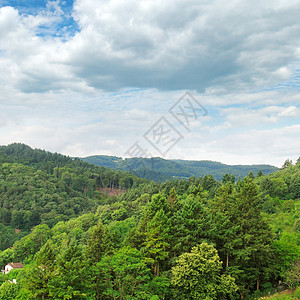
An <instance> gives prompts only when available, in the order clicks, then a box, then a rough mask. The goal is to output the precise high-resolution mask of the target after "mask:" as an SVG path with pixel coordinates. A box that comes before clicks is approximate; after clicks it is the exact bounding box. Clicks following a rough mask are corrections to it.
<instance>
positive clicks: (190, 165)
mask: <svg viewBox="0 0 300 300" xmlns="http://www.w3.org/2000/svg"><path fill="white" fill-rule="evenodd" d="M81 159H82V160H83V161H85V162H88V163H91V164H94V165H97V166H103V167H107V168H111V169H115V170H124V171H129V172H132V173H133V174H135V175H137V176H139V177H142V178H146V179H149V180H154V181H165V180H167V179H174V178H188V177H191V176H195V177H199V176H204V175H210V174H211V175H213V176H214V177H215V178H216V179H218V180H222V177H223V175H225V174H227V173H230V174H232V175H234V176H235V177H236V178H238V177H239V176H240V177H245V176H247V175H248V174H249V172H250V171H252V172H253V173H254V175H256V174H257V172H258V171H259V170H261V171H262V173H263V174H265V175H268V174H270V173H273V172H275V171H277V170H278V168H277V167H274V166H270V165H225V164H222V163H220V162H215V161H209V160H201V161H193V160H179V159H174V160H167V159H163V158H160V157H153V158H136V157H135V158H125V159H122V158H121V157H117V156H107V155H94V156H88V157H84V158H81Z"/></svg>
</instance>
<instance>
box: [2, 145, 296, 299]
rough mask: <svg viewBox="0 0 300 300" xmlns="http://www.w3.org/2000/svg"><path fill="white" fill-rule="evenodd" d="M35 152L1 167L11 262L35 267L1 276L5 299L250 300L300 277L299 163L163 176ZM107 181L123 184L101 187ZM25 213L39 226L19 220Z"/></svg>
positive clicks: (5, 249) (5, 232)
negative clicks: (107, 191) (267, 169)
mask: <svg viewBox="0 0 300 300" xmlns="http://www.w3.org/2000/svg"><path fill="white" fill-rule="evenodd" d="M13 147H16V148H18V145H14V146H13ZM22 147H23V146H22ZM25 149H27V148H25ZM28 151H29V150H28ZM34 151H36V150H31V152H30V151H29V152H28V154H27V155H24V161H23V162H21V159H22V157H23V156H22V154H21V152H20V155H19V157H20V158H16V155H12V156H10V155H9V154H6V155H7V156H6V159H7V161H3V162H2V164H1V170H2V171H1V174H2V175H1V176H2V177H1V180H2V181H1V182H2V184H1V185H0V186H3V187H4V188H2V189H1V194H0V195H1V198H0V199H1V201H2V202H3V203H5V205H6V207H5V206H4V205H2V206H1V209H2V210H1V211H3V208H6V209H7V211H8V212H10V214H11V215H10V218H8V217H7V219H5V220H4V221H5V222H4V223H3V224H2V225H1V226H2V227H1V235H2V236H1V238H2V239H1V240H2V241H3V237H4V238H6V239H9V240H11V241H13V242H14V244H13V247H12V248H10V247H8V246H6V245H7V244H8V242H7V243H6V244H5V243H4V244H3V247H2V250H3V251H0V265H1V267H4V265H5V264H7V263H9V262H12V261H14V262H22V263H23V264H24V265H25V267H24V268H23V269H19V270H16V271H11V272H10V273H9V274H7V275H4V276H0V280H1V282H3V283H2V285H1V286H0V299H151V300H154V299H172V300H173V299H206V300H211V299H241V298H244V299H246V298H247V299H248V298H249V299H250V298H255V297H256V296H258V295H259V294H263V293H267V292H272V291H273V290H275V289H278V288H280V287H278V282H279V280H280V281H281V282H283V284H284V285H285V286H290V287H296V286H297V284H298V283H299V276H298V275H299V259H300V251H299V247H300V224H299V209H300V200H299V183H300V162H299V161H298V163H297V164H295V165H293V164H291V163H290V162H289V163H285V165H284V166H283V169H282V170H280V171H279V172H276V173H273V174H271V175H269V176H263V175H262V174H260V173H259V174H258V175H257V176H254V175H253V173H251V172H250V173H249V175H248V176H246V177H245V178H244V179H243V180H242V179H239V180H237V181H235V178H234V176H232V175H230V174H226V175H225V176H223V178H222V181H221V182H219V181H217V180H216V179H214V177H213V176H212V175H208V176H204V177H198V178H195V177H190V178H189V179H188V180H180V179H177V180H172V181H165V182H163V183H154V182H147V181H145V180H141V179H138V178H136V177H133V175H130V174H128V173H121V172H120V173H119V172H116V173H115V172H113V171H110V170H106V169H104V168H100V169H98V167H93V166H90V165H88V164H85V163H82V162H79V161H77V160H75V161H74V160H72V159H69V158H66V161H65V162H61V165H60V166H59V168H58V167H57V165H55V164H52V159H50V157H51V155H52V154H48V155H50V156H49V159H48V160H47V159H44V161H46V162H39V160H38V159H37V160H36V161H32V159H31V158H30V156H31V155H32V153H33V152H34ZM38 151H40V150H38ZM30 153H31V154H30ZM43 153H44V152H43ZM45 153H46V152H45ZM45 155H47V154H45ZM58 156H59V155H58ZM25 157H26V159H25ZM61 159H62V160H63V158H61ZM3 160H4V156H3ZM47 161H48V162H47ZM48 163H49V165H51V166H52V167H51V168H50V169H49V170H46V169H43V166H45V164H48ZM81 164H83V165H81ZM104 172H107V174H119V176H120V177H117V176H116V175H115V177H109V176H108V175H107V176H106V175H104V174H106V173H104ZM109 172H112V173H109ZM66 173H67V174H66ZM106 178H110V179H108V180H107V181H108V182H109V184H108V185H111V184H112V180H114V183H113V185H112V187H111V188H112V189H114V188H115V189H117V186H118V188H120V190H121V187H122V191H123V192H122V193H121V194H119V195H117V194H115V195H104V194H103V193H102V194H100V192H101V191H100V190H99V188H100V187H99V184H100V183H101V182H102V188H105V187H104V186H103V181H104V180H106ZM112 178H113V179H112ZM129 178H131V179H132V182H131V181H130V180H129V183H128V186H126V185H125V182H127V181H126V180H127V179H129ZM100 179H101V180H100ZM80 180H81V181H80ZM116 182H117V183H118V185H116V184H117V183H116ZM88 184H91V186H92V188H89V185H88ZM19 187H20V190H18V188H19ZM8 191H9V192H8ZM45 194H47V195H49V196H48V197H49V198H43V196H44V195H45ZM54 195H57V196H55V197H54ZM78 198H79V199H81V200H80V201H78V202H76V201H77V200H76V199H78ZM42 199H44V200H42ZM19 201H21V203H22V205H19ZM41 201H44V202H41ZM53 202H54V203H53ZM49 203H50V205H52V206H51V210H50V211H47V209H48V207H49ZM51 203H52V204H51ZM35 207H37V209H39V211H38V213H36V214H34V215H35V216H37V217H36V219H35V218H33V217H32V216H33V212H34V208H35ZM75 207H77V210H75ZM22 210H24V211H25V212H26V213H25V212H24V215H25V216H27V219H26V218H24V217H23V218H20V220H23V222H24V220H28V222H29V223H26V222H25V223H16V220H18V219H17V218H16V217H15V214H16V215H18V214H21V212H22ZM53 210H54V211H53ZM13 211H16V212H14V214H13ZM51 211H52V212H53V217H52V218H48V219H47V217H45V216H47V214H48V213H51ZM17 212H18V214H17ZM29 212H30V213H31V214H32V215H30V214H29ZM22 216H23V215H22ZM30 222H36V223H30ZM21 225H22V226H23V227H22V228H23V229H21V232H18V233H16V232H15V229H20V228H21ZM34 225H37V226H35V227H33V228H32V226H34ZM26 231H28V233H29V234H28V235H25V234H26V233H27V232H26ZM22 234H23V235H22ZM16 235H20V236H19V238H18V240H17V239H16V238H15V236H16ZM13 279H16V280H17V284H14V283H11V282H10V281H12V280H13Z"/></svg>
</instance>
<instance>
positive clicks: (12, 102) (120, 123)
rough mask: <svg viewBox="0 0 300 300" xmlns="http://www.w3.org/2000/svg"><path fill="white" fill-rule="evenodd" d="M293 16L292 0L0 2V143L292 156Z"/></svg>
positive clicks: (298, 34) (296, 63) (272, 159)
mask: <svg viewBox="0 0 300 300" xmlns="http://www.w3.org/2000/svg"><path fill="white" fill-rule="evenodd" d="M299 15H300V1H299V0H296V1H294V0H289V1H284V0H275V1H274V0H272V1H270V0H265V1H261V2H256V3H255V5H254V3H253V1H250V0H234V1H223V0H218V1H214V0H207V1H206V0H205V1H202V0H151V1H150V0H126V1H122V0H98V1H95V0H77V1H70V0H68V1H60V0H58V1H46V0H41V1H33V0H22V1H21V0H19V1H18V0H12V1H11V0H0V82H1V84H0V144H1V145H7V144H9V143H13V142H22V143H26V144H28V145H30V146H31V147H36V148H42V149H46V150H49V151H52V152H59V153H63V154H66V155H70V156H87V155H93V154H107V155H116V156H122V157H124V156H127V157H128V156H131V155H132V153H134V152H133V150H134V145H136V146H138V147H140V149H143V150H144V152H147V155H152V156H163V157H165V158H181V159H193V160H215V161H221V162H223V163H229V164H258V163H267V164H272V165H276V166H281V165H282V164H283V162H284V161H285V159H287V158H289V159H292V160H293V161H295V160H296V159H297V158H298V157H299V155H300V153H299V152H300V151H299V149H300V122H299V119H300V105H299V104H300V93H299V91H300V82H299V80H300V21H299ZM186 92H189V94H186ZM183 95H185V96H187V98H184V97H183V98H182V96H183ZM184 101H185V102H184ZM192 104H193V105H192ZM172 107H173V108H175V109H177V112H175V113H174V110H172ZM180 109H183V110H185V111H184V114H181V115H180V114H179V113H178V112H180ZM172 111H173V114H172ZM181 112H182V110H181ZM205 112H207V113H205ZM176 116H177V118H176ZM180 117H181V118H183V117H184V118H185V119H181V120H180ZM182 120H183V121H182ZM184 122H187V123H188V124H187V123H186V124H185V123H184ZM187 125H188V126H187ZM159 133H160V135H159ZM179 137H180V138H179ZM135 153H137V152H135Z"/></svg>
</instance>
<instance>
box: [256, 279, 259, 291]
mask: <svg viewBox="0 0 300 300" xmlns="http://www.w3.org/2000/svg"><path fill="white" fill-rule="evenodd" d="M256 290H257V291H258V290H259V276H257V282H256Z"/></svg>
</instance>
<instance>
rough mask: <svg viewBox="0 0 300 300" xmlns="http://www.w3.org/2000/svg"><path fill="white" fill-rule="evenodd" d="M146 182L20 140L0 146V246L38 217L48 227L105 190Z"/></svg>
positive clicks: (87, 206) (90, 206)
mask: <svg viewBox="0 0 300 300" xmlns="http://www.w3.org/2000/svg"><path fill="white" fill-rule="evenodd" d="M145 182H147V180H145V179H141V178H139V177H136V176H135V175H133V174H129V173H128V172H123V171H114V170H111V169H108V168H104V167H100V166H94V165H91V164H88V163H85V162H83V161H81V160H79V159H75V160H74V159H72V158H70V157H66V156H64V155H61V154H57V153H50V152H47V151H44V150H39V149H31V148H30V147H29V146H26V145H24V144H11V145H9V146H1V147H0V229H1V231H0V249H5V248H7V247H9V246H11V245H12V244H13V242H14V240H17V239H19V238H21V237H22V236H23V235H24V234H27V233H28V232H29V231H30V229H31V228H32V227H34V226H36V225H39V224H41V223H43V224H47V225H48V226H49V227H52V226H54V225H55V224H56V223H57V222H59V221H66V220H69V219H70V218H74V217H76V216H79V215H81V214H83V213H88V212H91V211H96V208H97V206H98V205H99V203H102V202H105V201H106V199H107V198H108V196H107V194H119V193H122V192H123V191H125V190H126V189H128V188H131V187H138V186H139V185H140V184H143V183H145Z"/></svg>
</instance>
